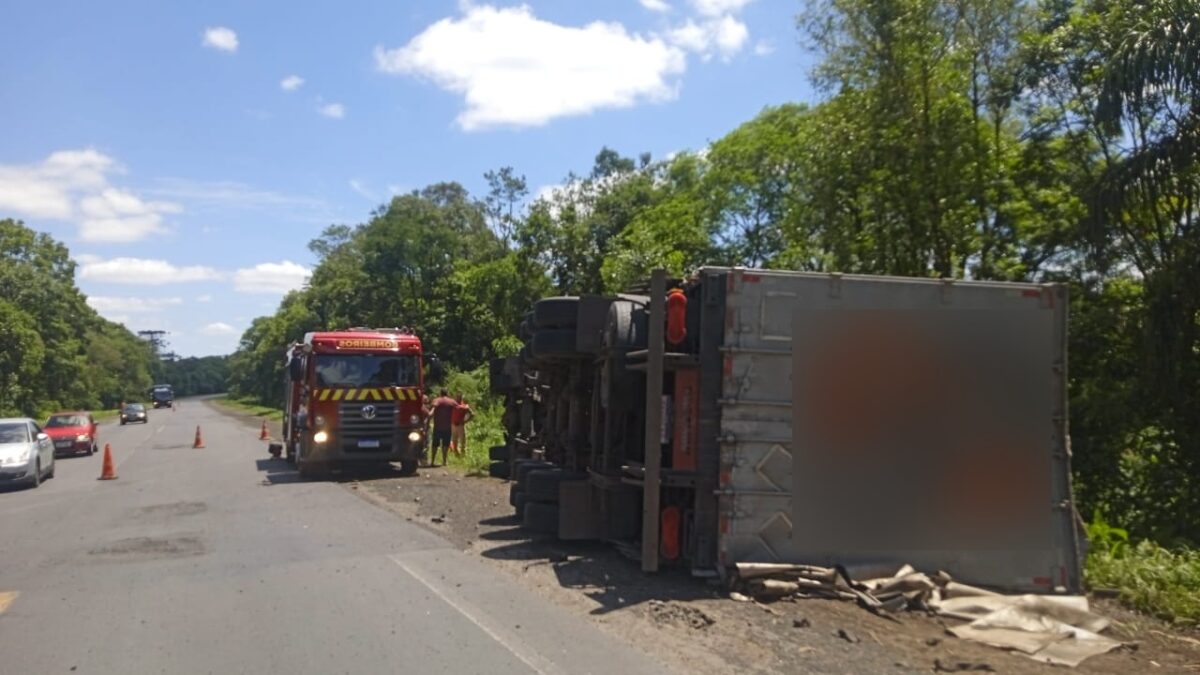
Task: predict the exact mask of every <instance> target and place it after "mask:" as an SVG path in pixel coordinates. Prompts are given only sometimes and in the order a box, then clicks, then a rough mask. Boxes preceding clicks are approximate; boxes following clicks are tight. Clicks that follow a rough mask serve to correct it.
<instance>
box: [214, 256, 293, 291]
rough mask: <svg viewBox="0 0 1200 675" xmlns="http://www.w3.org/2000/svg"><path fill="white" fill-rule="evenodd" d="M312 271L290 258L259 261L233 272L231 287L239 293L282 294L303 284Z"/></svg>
mask: <svg viewBox="0 0 1200 675" xmlns="http://www.w3.org/2000/svg"><path fill="white" fill-rule="evenodd" d="M311 274H312V271H311V270H309V269H308V268H307V267H305V266H303V265H299V264H297V263H294V262H292V261H290V260H284V261H282V262H277V263H259V264H258V265H255V266H254V267H246V268H242V269H240V270H238V271H236V272H234V273H233V288H234V290H236V291H237V292H239V293H275V294H284V293H287V292H288V291H293V290H296V289H298V288H301V287H302V286H304V284H305V282H307V281H308V277H309V276H310V275H311Z"/></svg>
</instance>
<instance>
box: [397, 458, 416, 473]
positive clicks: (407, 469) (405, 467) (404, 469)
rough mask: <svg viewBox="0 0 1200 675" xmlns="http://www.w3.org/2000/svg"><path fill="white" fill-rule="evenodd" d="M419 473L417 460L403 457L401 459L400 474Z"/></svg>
mask: <svg viewBox="0 0 1200 675" xmlns="http://www.w3.org/2000/svg"><path fill="white" fill-rule="evenodd" d="M416 473H417V460H415V459H402V460H400V475H401V476H413V475H416Z"/></svg>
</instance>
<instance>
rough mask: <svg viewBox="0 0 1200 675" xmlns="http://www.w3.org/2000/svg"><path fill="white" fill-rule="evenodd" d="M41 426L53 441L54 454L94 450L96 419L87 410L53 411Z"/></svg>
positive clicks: (73, 453)
mask: <svg viewBox="0 0 1200 675" xmlns="http://www.w3.org/2000/svg"><path fill="white" fill-rule="evenodd" d="M42 427H43V431H45V432H46V434H47V435H49V436H50V440H52V441H54V454H55V455H76V454H79V453H81V452H82V453H84V454H88V455H90V454H92V453H94V452H96V419H95V418H94V417H92V414H91V413H89V412H60V413H54V414H53V415H51V416H50V419H48V420H46V423H45V424H44V425H42Z"/></svg>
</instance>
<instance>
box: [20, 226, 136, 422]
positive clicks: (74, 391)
mask: <svg viewBox="0 0 1200 675" xmlns="http://www.w3.org/2000/svg"><path fill="white" fill-rule="evenodd" d="M154 363H155V358H154V355H153V354H152V353H151V351H150V348H149V346H148V345H147V344H146V343H145V342H144V341H143V340H140V339H138V338H137V336H135V335H133V334H132V333H130V332H129V331H128V330H126V329H125V327H124V326H121V325H120V324H116V323H113V322H111V321H108V320H106V319H104V318H102V317H100V316H99V315H98V314H96V312H95V311H94V310H93V309H92V308H91V307H89V306H88V304H87V302H86V298H85V297H84V296H83V294H82V293H80V292H79V289H78V288H76V286H75V263H74V261H72V260H71V258H70V255H69V253H68V251H67V248H66V247H65V246H63V245H62V244H61V243H60V242H57V241H55V240H54V239H53V238H51V237H50V236H49V235H46V234H39V233H37V232H34V231H33V230H31V229H29V228H28V227H25V225H24V224H22V223H21V222H20V221H16V220H11V219H3V220H0V417H3V416H7V415H25V416H33V417H40V416H41V415H43V414H45V413H48V412H51V411H53V410H56V409H62V408H66V409H85V410H86V409H97V408H115V407H116V406H117V405H118V403H119V402H120V401H122V400H137V399H139V398H142V397H143V396H144V394H145V391H146V388H147V387H149V386H150V384H151V379H150V374H151V368H152V367H153V366H154Z"/></svg>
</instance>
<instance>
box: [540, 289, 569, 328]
mask: <svg viewBox="0 0 1200 675" xmlns="http://www.w3.org/2000/svg"><path fill="white" fill-rule="evenodd" d="M578 313H579V298H576V297H569V296H564V297H560V298H545V299H544V300H538V301H537V302H536V303H534V305H533V327H534V328H537V329H538V330H541V329H543V328H574V327H575V325H576V322H577V321H578Z"/></svg>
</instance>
